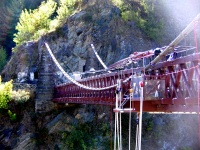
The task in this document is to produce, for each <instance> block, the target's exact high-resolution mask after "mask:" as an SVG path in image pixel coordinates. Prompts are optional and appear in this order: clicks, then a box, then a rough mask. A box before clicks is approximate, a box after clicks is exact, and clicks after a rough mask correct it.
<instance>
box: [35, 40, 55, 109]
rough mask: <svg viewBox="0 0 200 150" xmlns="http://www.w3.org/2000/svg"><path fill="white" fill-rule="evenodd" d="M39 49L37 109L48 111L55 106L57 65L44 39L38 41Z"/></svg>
mask: <svg viewBox="0 0 200 150" xmlns="http://www.w3.org/2000/svg"><path fill="white" fill-rule="evenodd" d="M38 49H39V52H40V53H39V58H40V60H39V62H40V64H39V68H38V83H37V90H36V100H35V111H36V112H47V111H50V110H52V109H53V108H54V106H55V105H54V103H53V102H52V99H53V93H54V92H53V91H54V86H55V85H54V68H55V65H54V63H53V61H52V58H51V56H50V55H49V53H48V51H47V49H46V48H45V46H44V42H43V40H40V42H39V43H38Z"/></svg>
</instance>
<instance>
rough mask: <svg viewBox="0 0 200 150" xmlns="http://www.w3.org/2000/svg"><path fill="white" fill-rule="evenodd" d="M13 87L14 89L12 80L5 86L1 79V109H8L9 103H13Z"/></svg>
mask: <svg viewBox="0 0 200 150" xmlns="http://www.w3.org/2000/svg"><path fill="white" fill-rule="evenodd" d="M12 87H13V84H12V80H11V81H9V82H6V83H5V84H2V83H1V77H0V109H2V108H3V109H7V108H8V102H9V101H11V92H12Z"/></svg>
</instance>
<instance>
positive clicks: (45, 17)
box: [14, 0, 56, 45]
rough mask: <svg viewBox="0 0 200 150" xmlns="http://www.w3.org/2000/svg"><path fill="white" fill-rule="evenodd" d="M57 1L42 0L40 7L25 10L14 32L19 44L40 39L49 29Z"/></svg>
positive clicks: (15, 40) (16, 41) (15, 39)
mask: <svg viewBox="0 0 200 150" xmlns="http://www.w3.org/2000/svg"><path fill="white" fill-rule="evenodd" d="M55 9H56V2H54V1H53V0H48V1H47V2H42V3H41V5H40V6H39V8H38V9H34V10H26V9H25V10H23V11H22V13H21V15H20V18H19V22H18V23H17V26H16V30H17V31H18V32H17V33H16V34H14V36H15V38H14V42H15V43H16V44H17V45H20V44H22V43H23V42H25V41H30V40H38V38H39V37H40V36H41V35H43V34H44V33H47V31H49V25H50V21H51V16H52V15H53V13H54V12H55Z"/></svg>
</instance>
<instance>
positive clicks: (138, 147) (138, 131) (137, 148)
mask: <svg viewBox="0 0 200 150" xmlns="http://www.w3.org/2000/svg"><path fill="white" fill-rule="evenodd" d="M140 88H141V89H140V112H139V113H137V119H136V122H137V128H136V145H135V150H141V138H142V112H143V101H144V89H143V88H144V77H143V80H142V81H141V82H140Z"/></svg>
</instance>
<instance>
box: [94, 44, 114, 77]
mask: <svg viewBox="0 0 200 150" xmlns="http://www.w3.org/2000/svg"><path fill="white" fill-rule="evenodd" d="M91 47H92V50H93V52H94V54H95V55H96V57H97V59H98V60H99V62H100V63H101V65H102V66H103V67H104V69H108V67H107V66H106V65H105V64H104V62H103V61H102V59H101V57H100V56H99V55H98V53H97V51H96V50H95V48H94V45H93V44H91ZM108 72H109V73H111V71H108Z"/></svg>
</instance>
